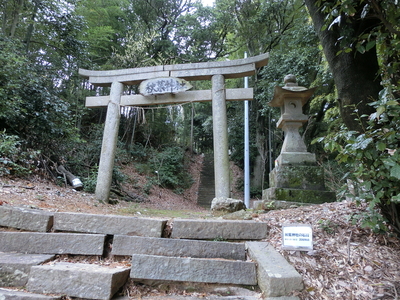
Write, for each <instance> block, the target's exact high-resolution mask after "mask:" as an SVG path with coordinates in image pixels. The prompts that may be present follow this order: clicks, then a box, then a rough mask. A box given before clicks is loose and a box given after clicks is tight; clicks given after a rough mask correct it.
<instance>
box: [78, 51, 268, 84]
mask: <svg viewBox="0 0 400 300" xmlns="http://www.w3.org/2000/svg"><path fill="white" fill-rule="evenodd" d="M268 59H269V53H264V54H261V55H258V56H253V57H249V58H243V59H236V60H230V61H215V62H202V63H190V64H179V65H164V66H154V67H143V68H132V69H121V70H109V71H92V70H85V69H79V75H81V76H83V77H85V78H88V79H89V82H90V83H92V84H93V85H97V86H111V83H112V82H114V81H118V82H121V83H123V84H127V85H135V84H139V83H140V82H142V81H143V80H147V79H150V78H156V77H178V78H182V79H185V80H188V81H191V80H210V79H211V77H212V76H213V75H224V77H225V78H240V77H245V76H251V75H253V74H254V73H255V71H256V68H259V67H263V66H266V65H267V64H268Z"/></svg>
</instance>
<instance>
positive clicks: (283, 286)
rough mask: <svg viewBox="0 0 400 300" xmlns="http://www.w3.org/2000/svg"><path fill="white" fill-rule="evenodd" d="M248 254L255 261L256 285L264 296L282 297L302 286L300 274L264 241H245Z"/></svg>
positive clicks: (300, 288)
mask: <svg viewBox="0 0 400 300" xmlns="http://www.w3.org/2000/svg"><path fill="white" fill-rule="evenodd" d="M246 245H247V247H248V254H249V256H250V258H251V259H252V260H254V261H255V262H256V263H257V277H258V286H259V287H260V289H261V290H262V291H263V293H264V295H265V296H266V297H282V296H287V295H290V294H291V293H292V292H293V291H299V290H302V289H303V288H304V286H303V279H302V277H301V275H300V274H299V273H298V272H297V271H296V270H295V268H294V267H293V266H292V265H290V264H289V263H288V262H287V261H286V259H285V258H284V257H283V256H282V255H281V254H280V253H279V252H277V251H276V250H275V249H274V247H272V246H271V245H270V244H269V243H266V242H246Z"/></svg>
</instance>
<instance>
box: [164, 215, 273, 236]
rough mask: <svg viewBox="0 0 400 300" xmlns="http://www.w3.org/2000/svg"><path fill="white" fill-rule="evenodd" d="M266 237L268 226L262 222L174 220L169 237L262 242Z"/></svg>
mask: <svg viewBox="0 0 400 300" xmlns="http://www.w3.org/2000/svg"><path fill="white" fill-rule="evenodd" d="M267 235H268V226H267V224H266V223H263V222H256V221H237V220H189V219H175V220H174V224H173V229H172V235H171V237H172V238H179V239H196V240H262V239H265V238H267Z"/></svg>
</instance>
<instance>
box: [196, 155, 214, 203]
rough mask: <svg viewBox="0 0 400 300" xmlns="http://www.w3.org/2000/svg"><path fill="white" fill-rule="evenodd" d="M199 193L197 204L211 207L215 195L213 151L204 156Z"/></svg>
mask: <svg viewBox="0 0 400 300" xmlns="http://www.w3.org/2000/svg"><path fill="white" fill-rule="evenodd" d="M198 193H199V194H198V196H197V204H199V205H200V206H202V207H205V208H210V207H211V201H212V199H214V197H215V175H214V155H213V154H212V153H207V154H205V156H204V161H203V169H202V170H201V175H200V186H199V190H198Z"/></svg>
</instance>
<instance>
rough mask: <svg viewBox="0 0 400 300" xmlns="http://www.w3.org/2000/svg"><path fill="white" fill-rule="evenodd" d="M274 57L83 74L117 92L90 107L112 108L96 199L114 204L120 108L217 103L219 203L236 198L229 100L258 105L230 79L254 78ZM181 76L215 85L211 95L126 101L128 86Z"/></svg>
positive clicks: (96, 99) (88, 100)
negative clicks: (227, 83)
mask: <svg viewBox="0 0 400 300" xmlns="http://www.w3.org/2000/svg"><path fill="white" fill-rule="evenodd" d="M268 58H269V55H268V53H266V54H262V55H259V56H255V57H250V58H245V59H238V60H234V61H225V62H208V63H195V64H182V65H168V66H158V67H146V68H136V69H125V70H114V71H89V70H83V69H80V70H79V74H80V75H82V76H84V77H86V78H88V79H89V82H91V83H92V84H94V85H99V86H111V92H110V96H102V97H87V98H86V106H87V107H99V106H107V116H106V122H105V126H104V134H103V142H102V148H101V156H100V162H99V171H98V176H97V185H96V192H95V196H96V199H97V200H99V201H101V202H108V199H109V196H110V188H111V181H112V170H113V167H114V159H115V152H116V146H117V139H118V128H119V121H120V116H121V112H120V107H121V105H122V106H145V105H154V104H157V105H158V104H171V103H183V102H200V101H212V109H213V140H214V172H215V197H225V198H228V197H229V196H230V179H229V154H228V127H227V115H226V101H227V100H252V99H253V89H251V88H250V89H249V88H247V89H230V90H229V89H228V90H227V89H225V78H237V77H243V76H249V75H252V74H254V73H255V71H256V68H258V67H262V66H265V65H266V64H267V63H268ZM160 76H162V77H165V76H169V77H172V76H176V77H179V78H182V79H185V80H211V82H212V90H211V91H188V92H182V93H179V94H164V95H150V96H142V95H129V96H123V95H122V94H123V88H124V84H139V83H140V82H142V81H144V80H147V79H150V78H157V77H160Z"/></svg>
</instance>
